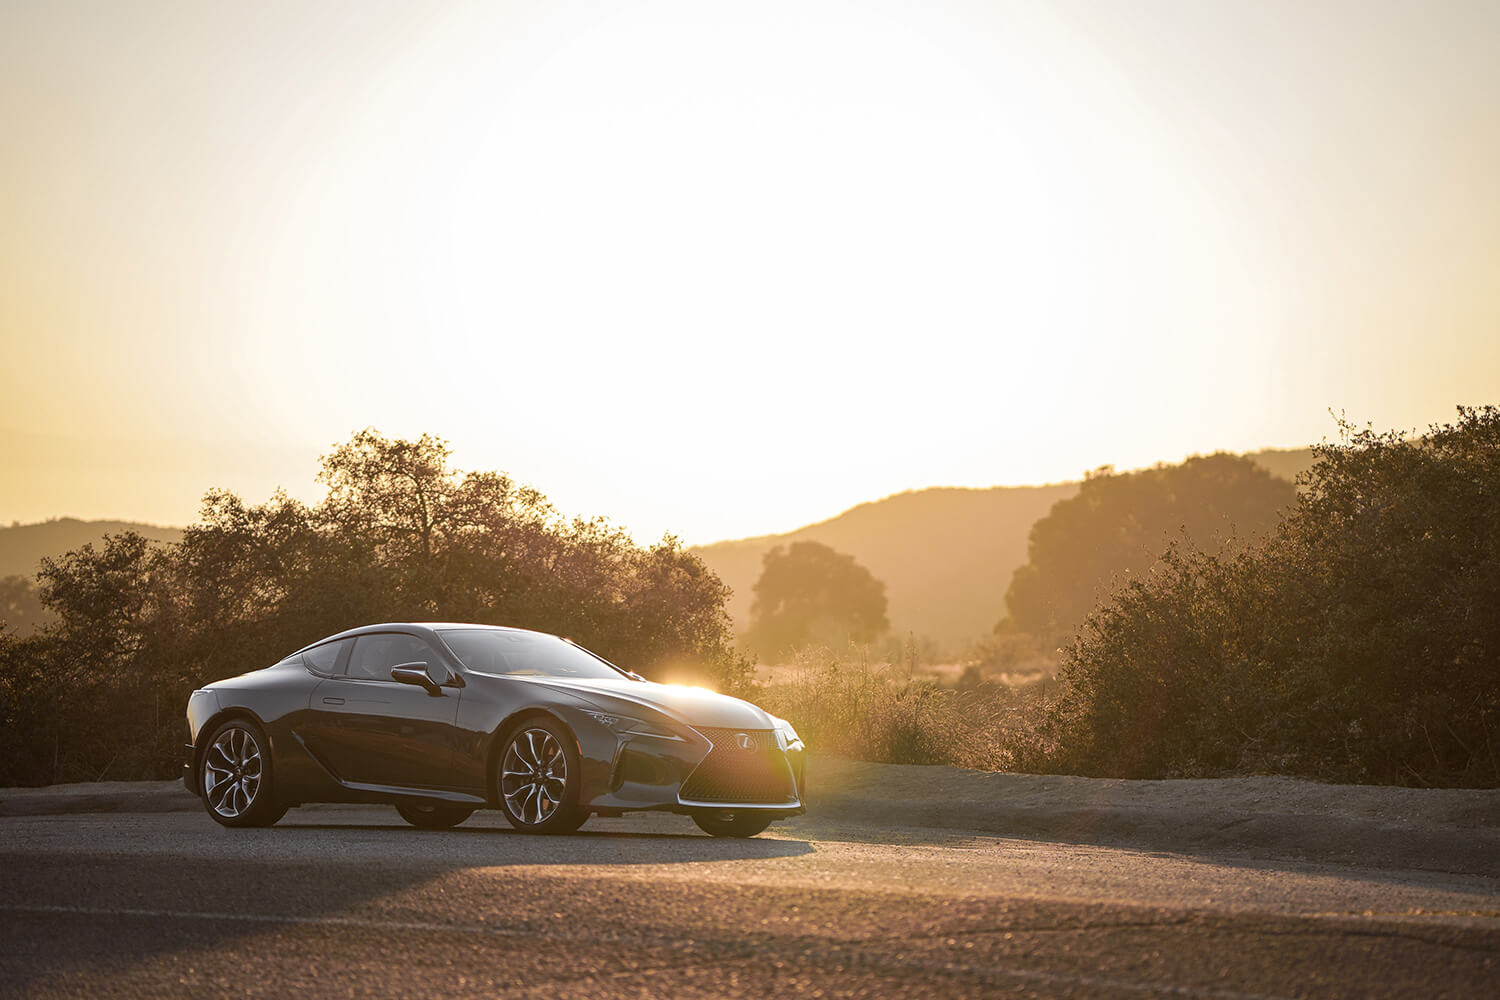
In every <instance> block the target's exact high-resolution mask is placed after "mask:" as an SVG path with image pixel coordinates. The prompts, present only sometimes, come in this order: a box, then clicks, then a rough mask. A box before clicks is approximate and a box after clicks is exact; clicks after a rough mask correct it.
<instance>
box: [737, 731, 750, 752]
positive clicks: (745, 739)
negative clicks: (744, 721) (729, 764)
mask: <svg viewBox="0 0 1500 1000" xmlns="http://www.w3.org/2000/svg"><path fill="white" fill-rule="evenodd" d="M734 741H735V742H736V743H738V744H739V745H740V749H741V750H754V749H755V738H754V737H752V736H751V735H750V734H749V733H735V734H734Z"/></svg>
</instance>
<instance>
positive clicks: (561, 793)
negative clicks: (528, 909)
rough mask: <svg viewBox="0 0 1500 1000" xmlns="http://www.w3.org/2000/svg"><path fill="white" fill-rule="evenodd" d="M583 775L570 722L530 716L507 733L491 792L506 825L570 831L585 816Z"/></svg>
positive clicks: (529, 830) (531, 830) (525, 829)
mask: <svg viewBox="0 0 1500 1000" xmlns="http://www.w3.org/2000/svg"><path fill="white" fill-rule="evenodd" d="M559 765H560V766H561V774H560V775H559V773H558V768H559ZM581 779H582V768H581V766H580V763H579V759H578V744H577V742H576V741H575V740H574V738H573V734H572V733H571V732H569V731H568V727H567V726H565V725H563V724H562V723H561V722H558V721H557V720H556V719H554V718H551V717H550V716H532V717H531V718H528V719H523V720H521V722H520V723H519V724H518V725H516V726H515V727H513V728H512V729H511V730H510V732H508V733H507V734H506V735H505V742H504V743H503V744H501V747H500V760H499V763H498V766H497V767H496V768H495V797H496V798H497V799H499V800H500V809H501V811H502V812H504V813H505V818H506V819H507V820H509V821H510V825H511V826H513V827H515V828H516V829H517V830H520V831H522V832H523V833H572V832H573V831H574V830H577V829H578V828H579V827H580V826H582V825H583V823H584V820H586V819H588V818H589V814H588V812H587V810H584V809H582V808H580V806H579V804H578V791H579V788H580V786H581V785H582V780H581Z"/></svg>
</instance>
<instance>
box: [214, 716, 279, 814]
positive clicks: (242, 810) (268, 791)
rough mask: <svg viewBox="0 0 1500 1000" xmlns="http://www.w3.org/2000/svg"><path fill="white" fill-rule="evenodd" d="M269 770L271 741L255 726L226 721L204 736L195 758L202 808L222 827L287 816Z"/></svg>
mask: <svg viewBox="0 0 1500 1000" xmlns="http://www.w3.org/2000/svg"><path fill="white" fill-rule="evenodd" d="M271 771H272V768H271V744H270V741H269V740H267V739H266V734H265V732H264V731H263V730H262V729H261V728H260V726H258V725H256V724H255V723H254V722H251V721H250V720H249V719H230V720H228V721H227V722H225V723H223V724H222V725H220V726H219V727H218V728H217V729H215V730H214V731H213V733H212V734H211V735H210V736H209V738H208V745H207V746H206V747H205V748H204V750H203V757H202V759H201V760H200V761H199V762H198V787H199V788H201V789H202V790H203V806H204V808H205V809H207V810H208V814H209V815H210V816H212V817H213V819H214V821H215V822H217V823H219V824H221V825H223V826H236V827H239V826H270V825H271V824H272V823H275V822H276V821H277V820H279V819H280V818H281V817H283V816H285V815H286V806H284V805H281V804H280V803H278V802H277V801H276V795H275V790H274V788H273V787H272V783H271Z"/></svg>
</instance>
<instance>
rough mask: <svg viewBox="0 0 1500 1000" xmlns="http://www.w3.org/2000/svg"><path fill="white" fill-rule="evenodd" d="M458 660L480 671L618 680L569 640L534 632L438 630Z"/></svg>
mask: <svg viewBox="0 0 1500 1000" xmlns="http://www.w3.org/2000/svg"><path fill="white" fill-rule="evenodd" d="M440 634H441V635H442V637H443V641H444V642H446V643H447V644H448V648H449V649H451V650H453V653H454V655H455V656H457V657H458V659H459V662H461V663H462V664H463V665H464V666H466V667H468V668H469V669H470V670H477V671H479V672H480V673H483V674H517V675H521V676H527V677H590V678H608V679H610V680H619V679H620V677H621V674H620V672H619V671H618V670H615V669H613V668H612V667H610V666H609V665H608V664H607V663H605V662H604V661H602V660H600V659H599V658H597V657H595V656H593V655H592V654H590V653H586V652H584V651H583V650H581V649H579V648H578V647H577V646H574V645H573V644H571V643H567V642H564V641H563V640H561V639H559V638H557V637H556V636H552V635H540V634H538V633H536V632H502V631H500V630H498V629H487V628H484V629H481V628H455V629H443V630H441V633H440Z"/></svg>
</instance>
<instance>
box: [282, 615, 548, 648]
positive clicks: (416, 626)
mask: <svg viewBox="0 0 1500 1000" xmlns="http://www.w3.org/2000/svg"><path fill="white" fill-rule="evenodd" d="M460 628H463V629H469V628H479V629H488V630H491V631H494V632H529V633H531V634H532V635H550V634H551V633H548V632H537V631H535V630H534V629H526V628H513V627H511V626H509V625H481V624H478V623H475V622H380V623H378V624H375V625H360V626H359V627H357V628H351V629H345V630H344V631H342V632H336V633H334V634H333V635H328V636H324V637H323V638H321V639H319V640H317V641H316V642H310V643H308V644H307V645H306V646H303V647H302V649H299V650H297V653H300V652H302V651H303V650H307V649H312V648H313V647H314V646H321V645H323V643H325V642H333V641H334V640H335V639H352V638H354V637H355V636H357V635H369V634H371V633H374V632H410V633H413V634H415V635H420V636H423V637H424V638H428V639H434V638H436V637H437V633H438V632H442V631H447V630H449V629H460ZM292 655H293V656H295V655H296V653H293V654H292Z"/></svg>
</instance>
